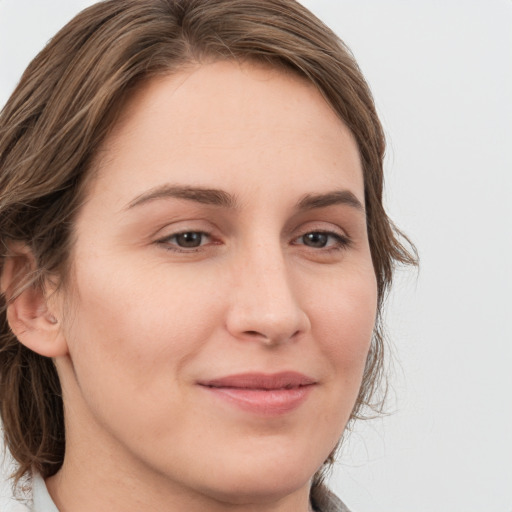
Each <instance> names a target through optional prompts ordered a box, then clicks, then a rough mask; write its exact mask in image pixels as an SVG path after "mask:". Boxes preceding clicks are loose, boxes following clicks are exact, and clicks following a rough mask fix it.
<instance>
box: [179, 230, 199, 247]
mask: <svg viewBox="0 0 512 512" xmlns="http://www.w3.org/2000/svg"><path fill="white" fill-rule="evenodd" d="M202 236H203V235H202V233H194V232H190V233H181V234H180V235H176V241H177V242H178V245H179V246H180V247H199V246H200V245H201V238H202Z"/></svg>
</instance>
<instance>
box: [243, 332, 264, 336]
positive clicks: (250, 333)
mask: <svg viewBox="0 0 512 512" xmlns="http://www.w3.org/2000/svg"><path fill="white" fill-rule="evenodd" d="M245 334H248V335H249V336H263V334H261V332H258V331H245Z"/></svg>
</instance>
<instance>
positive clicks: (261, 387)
mask: <svg viewBox="0 0 512 512" xmlns="http://www.w3.org/2000/svg"><path fill="white" fill-rule="evenodd" d="M316 384H317V382H316V380H315V379H313V378H311V377H308V376H307V375H304V374H302V373H298V372H280V373H272V374H267V373H242V374H237V375H229V376H225V377H221V378H215V379H211V380H205V381H199V382H198V385H199V386H201V387H202V388H203V389H204V390H205V391H207V392H209V393H210V394H212V395H214V396H215V397H216V398H218V399H221V400H223V401H225V402H227V403H229V404H231V405H234V406H235V407H237V408H239V409H242V410H244V411H246V412H250V413H253V414H259V415H264V416H277V415H282V414H286V413H289V412H291V411H293V410H295V409H297V408H298V407H299V406H300V405H301V404H302V403H303V402H304V401H305V400H306V399H307V397H308V395H309V393H310V392H311V390H312V388H313V387H314V386H315V385H316Z"/></svg>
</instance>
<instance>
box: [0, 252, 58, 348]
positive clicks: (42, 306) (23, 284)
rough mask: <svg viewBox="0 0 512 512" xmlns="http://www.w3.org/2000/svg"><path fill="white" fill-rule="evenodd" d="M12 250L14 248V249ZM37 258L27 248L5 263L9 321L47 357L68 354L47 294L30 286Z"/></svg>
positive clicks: (0, 283)
mask: <svg viewBox="0 0 512 512" xmlns="http://www.w3.org/2000/svg"><path fill="white" fill-rule="evenodd" d="M11 249H12V247H11ZM35 270H36V265H35V259H34V257H33V255H32V253H31V252H30V251H28V250H27V249H26V248H25V247H23V248H21V250H20V247H18V248H17V250H16V251H15V253H14V254H12V255H10V256H8V257H7V258H6V259H5V260H4V265H3V268H2V275H1V279H0V286H1V289H2V293H3V294H4V296H5V301H6V307H7V321H8V322H9V326H10V328H11V330H12V332H13V333H14V335H15V336H16V337H17V338H18V340H19V341H20V342H21V343H22V344H23V345H25V346H26V347H27V348H29V349H30V350H32V351H34V352H36V353H38V354H40V355H42V356H46V357H58V356H62V355H65V354H67V353H68V350H67V344H66V341H65V339H64V336H63V334H62V330H61V326H60V324H59V321H58V319H57V316H56V315H55V314H54V313H53V312H52V311H50V309H49V307H48V300H47V296H46V295H47V294H46V293H45V290H44V289H43V287H42V286H41V285H40V284H39V283H37V282H36V283H29V282H28V278H29V275H30V274H32V273H33V272H35Z"/></svg>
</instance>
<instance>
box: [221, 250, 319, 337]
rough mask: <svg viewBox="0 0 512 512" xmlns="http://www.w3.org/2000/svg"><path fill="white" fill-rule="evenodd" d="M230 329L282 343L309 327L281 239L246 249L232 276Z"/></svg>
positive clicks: (238, 334) (244, 334)
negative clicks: (295, 289)
mask: <svg viewBox="0 0 512 512" xmlns="http://www.w3.org/2000/svg"><path fill="white" fill-rule="evenodd" d="M233 282H234V290H233V291H234V293H233V301H232V304H231V310H230V312H229V318H228V328H229V329H230V330H231V332H232V333H233V334H234V335H235V336H237V337H244V338H247V337H250V338H258V339H260V340H264V341H265V342H266V343H272V344H275V343H281V342H283V341H286V340H289V339H291V338H292V337H294V336H296V335H297V334H298V333H301V332H304V331H305V330H307V328H308V325H309V323H308V319H307V316H306V313H305V312H304V311H303V310H302V309H301V306H300V300H299V299H300V298H299V297H298V296H297V294H296V293H295V291H294V288H293V283H292V280H291V276H290V273H289V268H288V265H287V261H286V258H285V255H284V253H283V249H282V247H281V244H280V243H279V241H274V242H267V243H265V242H263V243H255V244H253V245H252V246H250V247H248V248H247V250H245V251H243V254H241V255H240V259H239V264H238V265H236V271H235V275H234V278H233Z"/></svg>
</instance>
